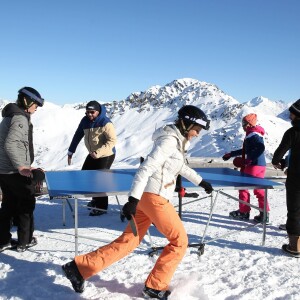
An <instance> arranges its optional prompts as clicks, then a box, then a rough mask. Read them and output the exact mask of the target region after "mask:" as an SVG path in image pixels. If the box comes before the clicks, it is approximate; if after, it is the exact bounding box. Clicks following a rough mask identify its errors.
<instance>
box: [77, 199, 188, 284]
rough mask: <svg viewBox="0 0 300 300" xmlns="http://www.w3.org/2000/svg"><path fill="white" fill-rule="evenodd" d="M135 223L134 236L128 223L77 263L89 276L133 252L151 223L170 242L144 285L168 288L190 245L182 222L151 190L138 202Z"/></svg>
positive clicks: (78, 259)
mask: <svg viewBox="0 0 300 300" xmlns="http://www.w3.org/2000/svg"><path fill="white" fill-rule="evenodd" d="M135 222H136V225H137V231H138V235H137V236H134V234H133V233H132V230H131V227H130V226H129V225H127V227H126V229H125V231H124V232H123V233H122V235H121V236H120V237H118V238H117V239H116V240H114V241H113V242H111V243H110V244H108V245H106V246H103V247H100V248H98V249H97V250H95V251H93V252H90V253H87V254H84V255H79V256H76V257H75V263H76V265H77V267H78V270H79V272H80V274H81V275H82V277H83V278H84V279H87V278H89V277H91V276H93V275H95V274H97V273H98V272H100V271H101V270H103V269H104V268H106V267H108V266H109V265H111V264H113V263H114V262H116V261H118V260H120V259H121V258H123V257H125V256H126V255H128V254H129V253H130V252H132V251H133V250H134V249H135V248H136V247H137V246H138V245H139V243H140V242H141V240H142V239H143V237H144V236H145V234H146V233H147V230H148V228H149V226H150V225H151V223H153V224H155V226H156V228H157V229H158V231H159V232H160V233H162V234H163V235H164V236H165V237H166V238H167V239H168V241H169V244H168V245H167V246H165V248H164V250H163V251H162V253H161V255H160V256H159V258H158V259H157V261H156V264H155V266H154V268H153V270H152V271H151V273H150V274H149V276H148V278H147V280H146V282H145V285H146V286H147V287H149V288H153V289H156V290H167V289H168V286H169V283H170V281H171V279H172V276H173V274H174V272H175V270H176V268H177V266H178V264H179V263H180V261H181V260H182V258H183V256H184V254H185V252H186V248H187V246H188V237H187V234H186V231H185V229H184V227H183V224H182V222H181V220H180V218H179V216H178V214H177V212H176V211H175V209H174V207H173V205H172V204H171V203H169V201H168V200H166V199H164V198H162V197H161V196H159V195H155V194H152V193H143V196H142V198H141V200H140V201H139V202H138V205H137V209H136V214H135Z"/></svg>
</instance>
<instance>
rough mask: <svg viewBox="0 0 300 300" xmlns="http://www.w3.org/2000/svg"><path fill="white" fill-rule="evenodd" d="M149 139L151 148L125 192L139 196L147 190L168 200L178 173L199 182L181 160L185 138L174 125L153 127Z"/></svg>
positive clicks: (185, 142)
mask: <svg viewBox="0 0 300 300" xmlns="http://www.w3.org/2000/svg"><path fill="white" fill-rule="evenodd" d="M152 140H153V141H154V145H153V149H152V151H151V152H150V154H149V155H148V157H147V158H146V159H145V161H144V162H143V163H142V164H141V166H140V167H139V169H138V171H137V173H136V175H135V177H134V180H133V183H132V187H131V190H130V192H129V196H132V197H134V198H136V199H141V196H142V194H143V192H149V193H153V194H157V195H160V196H162V197H163V198H165V199H167V200H171V199H172V197H173V193H174V190H175V184H176V178H177V176H178V174H180V175H182V176H183V177H185V178H186V179H188V180H189V181H191V182H192V183H194V184H195V185H199V183H200V182H201V181H202V177H201V176H200V175H198V174H197V173H196V172H195V171H194V170H193V169H191V168H190V167H188V166H187V165H186V164H185V158H184V154H185V151H186V149H185V147H186V146H187V144H189V142H188V141H187V139H186V138H184V137H183V136H182V135H181V133H180V131H179V130H178V129H177V128H176V126H175V125H165V126H164V127H161V128H159V129H157V130H156V131H155V132H154V134H153V137H152Z"/></svg>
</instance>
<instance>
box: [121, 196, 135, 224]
mask: <svg viewBox="0 0 300 300" xmlns="http://www.w3.org/2000/svg"><path fill="white" fill-rule="evenodd" d="M138 202H139V200H138V199H136V198H134V197H132V196H129V197H128V202H127V203H125V205H124V206H123V208H122V212H123V215H124V216H125V217H126V219H127V220H131V215H135V211H136V206H137V204H138Z"/></svg>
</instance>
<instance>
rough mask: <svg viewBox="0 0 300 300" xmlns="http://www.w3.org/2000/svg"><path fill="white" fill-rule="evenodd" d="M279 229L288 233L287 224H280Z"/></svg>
mask: <svg viewBox="0 0 300 300" xmlns="http://www.w3.org/2000/svg"><path fill="white" fill-rule="evenodd" d="M278 228H279V229H280V230H285V231H286V225H285V224H280V225H279V227H278Z"/></svg>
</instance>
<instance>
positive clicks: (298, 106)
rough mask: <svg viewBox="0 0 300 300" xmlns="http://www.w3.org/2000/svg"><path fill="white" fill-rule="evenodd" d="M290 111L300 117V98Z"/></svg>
mask: <svg viewBox="0 0 300 300" xmlns="http://www.w3.org/2000/svg"><path fill="white" fill-rule="evenodd" d="M289 111H290V112H291V113H293V114H294V115H295V116H296V117H298V118H300V99H298V100H297V101H296V102H295V103H294V104H292V105H291V107H290V108H289Z"/></svg>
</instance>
